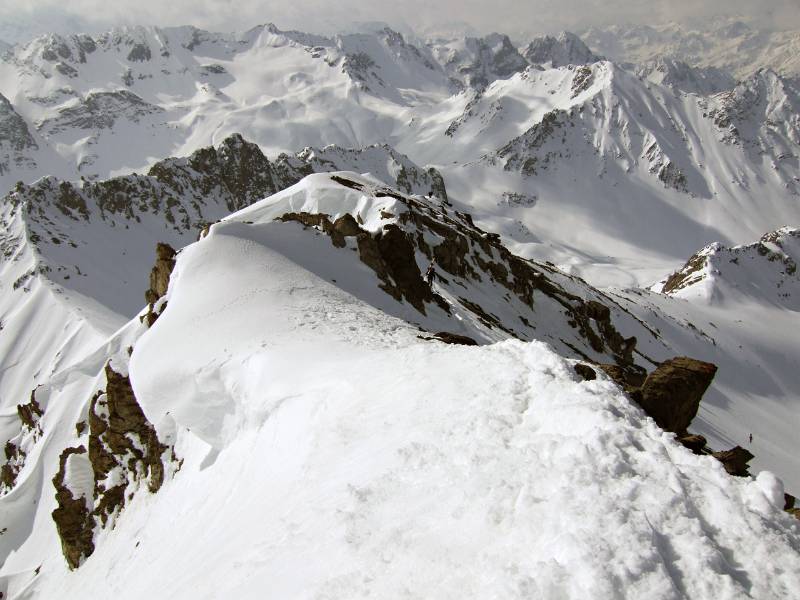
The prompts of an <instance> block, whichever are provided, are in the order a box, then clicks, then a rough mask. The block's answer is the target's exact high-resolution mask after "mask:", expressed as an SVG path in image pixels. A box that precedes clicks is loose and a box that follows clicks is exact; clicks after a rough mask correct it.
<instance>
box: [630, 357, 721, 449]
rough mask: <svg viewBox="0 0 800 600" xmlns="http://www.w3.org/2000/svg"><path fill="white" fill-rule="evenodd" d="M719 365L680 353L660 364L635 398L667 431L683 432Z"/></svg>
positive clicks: (693, 415)
mask: <svg viewBox="0 0 800 600" xmlns="http://www.w3.org/2000/svg"><path fill="white" fill-rule="evenodd" d="M716 372H717V367H716V365H713V364H711V363H707V362H703V361H700V360H695V359H692V358H687V357H685V356H679V357H676V358H671V359H669V360H666V361H664V362H663V363H661V364H660V365H659V366H658V368H657V369H656V370H655V371H653V372H652V373H650V375H648V376H647V379H646V380H645V382H644V385H643V386H642V387H641V390H640V391H639V393H638V394H636V395H635V396H634V397H635V399H636V400H637V401H638V402H639V404H640V405H641V406H642V408H643V409H644V410H645V412H647V414H648V415H650V416H651V417H653V419H655V421H656V423H658V424H659V426H661V427H662V428H663V429H665V430H666V431H673V432H675V433H679V434H683V433H685V432H686V430H687V428H688V427H689V424H690V423H691V422H692V419H694V417H695V415H696V414H697V409H698V407H699V406H700V399H701V398H702V397H703V394H704V393H705V391H706V390H707V389H708V386H709V385H710V384H711V380H712V379H714V374H715V373H716Z"/></svg>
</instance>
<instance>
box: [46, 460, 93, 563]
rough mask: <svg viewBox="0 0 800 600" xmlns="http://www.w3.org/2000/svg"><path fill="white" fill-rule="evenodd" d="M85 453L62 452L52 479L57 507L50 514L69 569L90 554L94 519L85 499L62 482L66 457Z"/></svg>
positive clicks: (91, 551)
mask: <svg viewBox="0 0 800 600" xmlns="http://www.w3.org/2000/svg"><path fill="white" fill-rule="evenodd" d="M85 453H86V448H84V447H83V446H78V447H77V448H67V449H66V450H64V451H63V452H62V453H61V457H60V458H59V468H58V473H56V475H55V477H53V485H54V486H55V488H56V501H57V502H58V508H56V509H55V510H54V511H53V513H52V516H53V521H55V523H56V529H57V530H58V536H59V537H60V538H61V549H62V551H63V552H64V558H66V559H67V564H68V565H69V568H70V569H77V568H78V567H79V566H80V565H81V563H82V562H83V561H84V560H85V559H86V558H88V557H89V556H91V554H92V553H93V552H94V526H95V521H94V518H93V517H92V514H91V512H90V511H89V507H88V505H87V502H86V499H85V498H83V497H79V498H75V497H74V495H73V492H72V490H70V489H69V487H68V486H67V484H66V482H65V479H64V477H65V474H66V469H67V460H69V458H70V456H71V455H73V454H85Z"/></svg>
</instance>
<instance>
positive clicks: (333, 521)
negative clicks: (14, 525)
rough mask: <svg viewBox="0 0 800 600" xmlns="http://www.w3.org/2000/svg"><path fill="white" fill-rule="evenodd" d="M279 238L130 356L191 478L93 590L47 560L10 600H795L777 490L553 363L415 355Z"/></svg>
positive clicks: (127, 538)
mask: <svg viewBox="0 0 800 600" xmlns="http://www.w3.org/2000/svg"><path fill="white" fill-rule="evenodd" d="M269 230H270V225H268V224H258V223H255V224H252V225H247V224H243V223H223V224H221V225H219V226H217V227H215V228H214V229H213V230H212V233H211V234H210V235H209V236H208V237H207V238H205V239H203V240H202V241H200V242H199V243H198V244H196V245H194V246H192V247H190V248H188V249H186V250H185V251H184V252H183V253H182V254H181V255H180V258H179V260H178V265H177V267H176V272H175V275H174V277H173V280H172V282H171V287H170V292H169V304H168V308H167V310H166V312H165V313H164V314H163V315H162V316H161V317H160V318H159V320H158V321H157V322H156V324H155V326H154V327H153V328H152V329H151V330H149V331H148V332H146V333H145V334H144V335H143V336H142V337H141V338H140V339H139V341H138V342H137V343H136V347H135V351H134V354H133V356H132V358H131V366H130V373H131V378H132V381H133V384H134V388H135V391H136V393H137V396H138V398H139V400H140V402H141V403H142V405H143V407H144V409H145V411H146V413H147V415H148V417H149V418H150V419H151V420H152V421H153V422H154V423H156V424H157V425H158V428H159V431H160V433H161V434H162V435H163V434H170V435H171V434H173V433H175V434H176V435H177V444H176V450H177V452H178V454H179V455H180V456H181V457H182V458H184V463H183V466H182V468H181V470H180V471H179V472H178V474H177V475H176V476H175V477H174V479H172V480H170V481H168V482H167V483H166V484H165V486H164V488H163V489H162V490H161V491H160V492H159V493H158V494H156V495H153V496H151V495H148V494H147V493H142V494H139V495H137V496H136V498H135V499H134V500H133V502H132V503H131V504H130V505H129V506H128V507H127V508H126V510H125V512H124V513H123V515H122V517H121V518H120V519H119V520H118V522H117V526H116V527H115V529H114V530H113V531H107V532H104V533H103V534H102V535H101V539H100V541H99V544H98V549H97V551H96V552H95V554H94V555H93V556H92V557H91V558H90V559H89V560H88V561H87V562H86V563H85V564H84V565H83V566H82V567H81V568H80V570H79V571H77V572H73V573H69V572H67V571H66V568H65V567H64V565H63V559H62V558H61V556H60V551H59V548H58V547H57V545H56V544H55V543H53V542H54V540H51V542H50V543H49V544H46V545H43V546H42V547H40V548H38V549H37V550H38V552H39V557H40V560H42V561H44V563H45V568H43V569H42V575H41V576H40V577H39V578H37V579H35V581H34V582H33V583H31V584H30V585H29V587H27V588H26V589H27V593H18V595H14V593H12V597H20V598H26V597H42V598H46V597H56V596H57V597H59V598H87V597H107V596H113V597H117V598H140V597H142V596H153V597H164V598H197V597H206V598H215V597H223V596H224V597H236V598H263V597H274V598H353V597H360V596H366V595H371V596H374V597H382V598H391V597H408V598H431V597H436V598H442V597H454V596H458V597H464V598H486V597H505V598H517V597H519V598H529V597H544V598H586V597H592V598H641V597H648V598H683V597H691V598H747V597H754V598H785V597H792V596H793V595H795V594H797V593H799V592H800V555H799V554H798V551H800V537H798V526H797V525H796V521H794V520H793V519H791V518H790V517H788V516H786V515H785V514H784V513H782V511H781V510H780V508H781V507H782V496H781V493H780V492H781V489H780V485H779V484H778V485H776V483H775V481H774V478H772V477H770V476H769V475H768V474H764V475H762V476H761V477H759V479H758V480H755V481H754V480H748V479H735V478H731V477H729V476H728V475H727V474H726V473H725V472H724V471H723V469H722V466H721V465H720V464H719V463H718V462H717V461H715V460H714V459H712V458H710V457H704V458H700V457H696V456H694V455H692V454H691V453H690V452H689V451H687V450H686V449H684V448H682V447H680V446H679V445H678V444H677V443H676V442H675V441H674V440H673V439H672V436H671V435H670V434H665V433H664V432H662V431H661V430H660V429H659V428H657V427H656V426H655V424H654V423H653V422H652V421H651V420H649V419H647V418H645V417H644V415H643V414H642V413H641V411H640V410H638V409H637V408H636V407H635V406H634V405H632V404H631V403H630V401H629V400H627V399H626V398H625V397H624V396H622V394H621V393H620V392H619V391H618V389H617V388H616V387H615V386H614V385H612V384H611V383H610V382H609V381H607V380H604V379H603V380H598V381H595V382H590V383H582V382H579V378H578V377H577V376H576V375H575V374H574V372H573V371H572V369H571V364H570V363H569V362H568V361H565V360H564V359H562V358H560V357H558V356H556V355H555V354H553V353H552V352H551V351H550V350H549V349H548V348H547V347H546V346H545V345H544V344H540V343H530V344H525V343H521V342H514V341H509V342H503V343H499V344H495V345H492V346H486V347H477V348H471V347H470V348H467V347H451V346H445V345H443V344H437V343H431V342H424V341H421V340H419V339H418V338H417V333H418V332H417V331H416V330H414V329H411V328H409V327H408V326H407V325H405V324H404V323H403V322H401V321H398V320H396V319H393V318H391V317H387V316H386V315H385V314H383V313H382V312H380V311H378V310H376V309H374V308H373V307H371V306H369V305H368V304H366V303H364V302H361V301H358V300H356V299H355V298H354V297H352V296H350V295H348V294H346V293H344V292H342V291H341V290H340V289H338V288H337V287H336V286H335V285H334V284H332V283H331V282H328V281H324V280H322V279H320V278H319V277H317V276H315V275H313V274H311V273H310V272H309V271H307V270H305V269H302V268H300V267H299V266H298V265H297V262H296V261H294V260H293V259H292V258H291V257H289V256H286V255H285V254H284V253H283V252H282V251H281V250H280V248H277V249H276V248H275V247H273V244H272V243H271V239H272V237H271V236H270V235H267V234H268V232H269ZM295 234H296V237H297V239H296V244H297V246H299V247H302V246H303V245H304V244H306V243H307V235H304V234H303V232H302V230H301V229H300V228H299V227H297V228H296V231H295ZM44 516H46V515H43V517H44ZM28 578H30V574H24V575H20V576H19V577H18V578H16V579H15V578H12V580H11V584H10V587H9V590H10V591H11V590H16V589H20V588H21V587H24V586H25V583H24V582H25V581H26V580H27V579H28ZM17 586H19V587H17Z"/></svg>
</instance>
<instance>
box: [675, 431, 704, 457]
mask: <svg viewBox="0 0 800 600" xmlns="http://www.w3.org/2000/svg"><path fill="white" fill-rule="evenodd" d="M678 441H679V442H680V443H681V444H682V445H683V446H684V448H688V449H689V450H691V451H692V452H694V453H695V454H705V452H704V450H705V447H706V444H707V440H706V438H704V437H703V436H702V435H698V434H690V435H683V436H681V437H679V438H678Z"/></svg>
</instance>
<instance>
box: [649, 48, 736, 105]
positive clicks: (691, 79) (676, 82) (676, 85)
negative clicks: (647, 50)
mask: <svg viewBox="0 0 800 600" xmlns="http://www.w3.org/2000/svg"><path fill="white" fill-rule="evenodd" d="M635 72H636V74H637V75H638V76H639V77H642V78H644V79H647V80H648V81H652V82H653V83H658V84H660V85H665V86H669V87H671V88H673V89H677V90H680V91H682V92H687V93H694V94H699V95H702V96H708V95H711V94H717V93H719V92H723V91H727V90H730V89H732V88H733V87H734V86H735V85H736V80H735V79H734V78H733V76H731V75H730V74H729V73H727V72H726V71H724V70H722V69H719V68H716V67H691V66H689V65H688V64H686V63H685V62H683V61H681V60H677V59H674V58H669V57H659V58H657V59H655V60H652V61H648V62H646V63H644V64H643V65H637V66H636V68H635Z"/></svg>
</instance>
